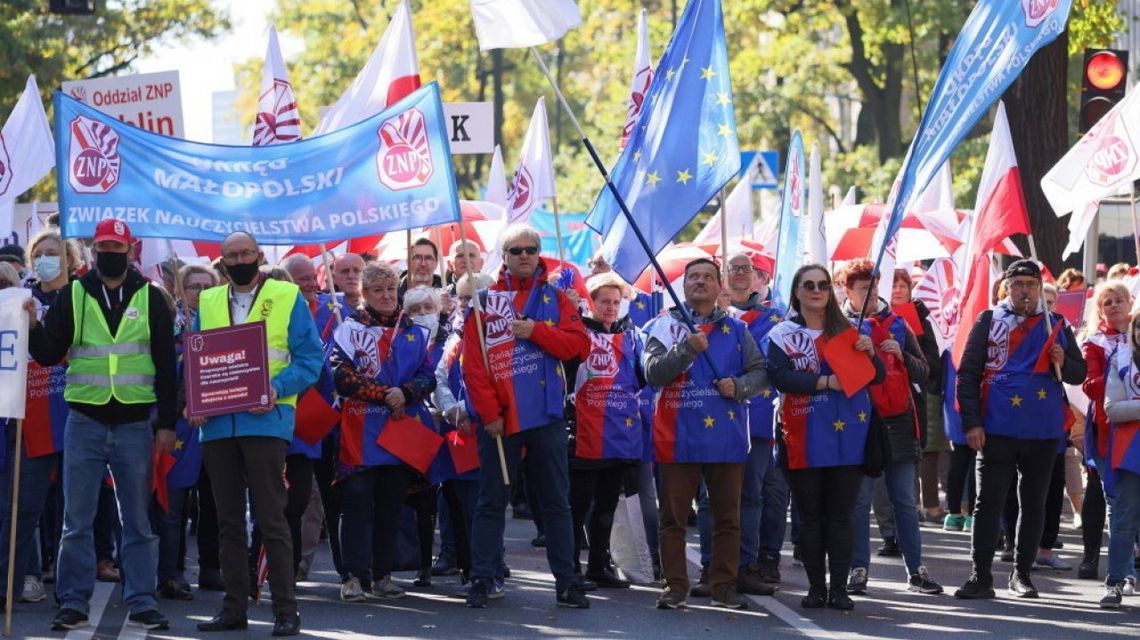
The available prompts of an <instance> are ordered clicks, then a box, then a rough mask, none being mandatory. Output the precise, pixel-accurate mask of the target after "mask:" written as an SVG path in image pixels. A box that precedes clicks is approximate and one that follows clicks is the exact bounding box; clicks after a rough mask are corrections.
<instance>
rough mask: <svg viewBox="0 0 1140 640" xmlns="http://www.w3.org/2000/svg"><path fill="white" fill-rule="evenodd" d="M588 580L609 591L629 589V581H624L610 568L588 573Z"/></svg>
mask: <svg viewBox="0 0 1140 640" xmlns="http://www.w3.org/2000/svg"><path fill="white" fill-rule="evenodd" d="M586 579H587V580H590V581H591V582H594V583H595V584H597V585H598V586H599V587H605V588H607V589H628V588H629V580H625V579H623V578H622V577H621V576H619V575H618V574H617V573H615V572H614V570H613V569H611V568H609V567H606V568H605V569H600V570H598V571H587V572H586Z"/></svg>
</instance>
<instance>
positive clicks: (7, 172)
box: [0, 76, 55, 231]
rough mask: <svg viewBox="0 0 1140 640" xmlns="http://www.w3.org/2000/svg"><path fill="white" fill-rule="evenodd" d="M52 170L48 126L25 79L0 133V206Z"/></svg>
mask: <svg viewBox="0 0 1140 640" xmlns="http://www.w3.org/2000/svg"><path fill="white" fill-rule="evenodd" d="M54 166H55V142H53V140H52V137H51V126H50V125H49V124H48V119H47V114H46V113H45V112H44V103H43V102H41V101H40V90H39V87H37V86H36V77H35V76H28V81H27V83H26V84H25V85H24V93H23V95H21V96H20V99H19V100H18V101H16V106H15V107H14V108H13V109H12V113H11V114H10V115H9V116H8V120H7V121H6V122H4V128H3V129H2V130H0V204H2V203H5V202H11V201H14V200H15V199H16V196H18V195H20V194H21V193H23V192H25V191H27V190H28V189H31V188H32V187H34V186H35V185H36V183H37V182H39V181H40V180H41V179H42V178H43V177H44V176H45V175H47V173H48V172H49V171H51V169H52V167H54ZM8 225H9V226H10V225H11V217H10V216H9V219H8ZM9 231H11V229H9Z"/></svg>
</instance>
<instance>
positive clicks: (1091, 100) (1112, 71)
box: [1078, 49, 1128, 135]
mask: <svg viewBox="0 0 1140 640" xmlns="http://www.w3.org/2000/svg"><path fill="white" fill-rule="evenodd" d="M1127 88H1128V52H1127V51H1124V50H1121V49H1086V50H1085V66H1084V73H1083V75H1082V76H1081V111H1080V117H1079V122H1078V129H1079V133H1080V134H1081V135H1084V134H1085V133H1086V132H1087V131H1088V130H1089V129H1092V128H1093V125H1095V124H1096V123H1097V121H1099V120H1100V119H1101V117H1103V116H1104V114H1106V113H1108V112H1109V111H1110V110H1111V109H1112V108H1113V107H1114V106H1116V103H1117V102H1120V100H1121V99H1123V98H1124V92H1125V90H1126V89H1127Z"/></svg>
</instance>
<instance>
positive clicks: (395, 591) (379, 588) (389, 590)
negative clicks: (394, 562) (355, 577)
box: [372, 575, 407, 600]
mask: <svg viewBox="0 0 1140 640" xmlns="http://www.w3.org/2000/svg"><path fill="white" fill-rule="evenodd" d="M372 595H374V596H376V597H377V598H381V599H383V600H396V599H398V598H403V597H404V596H405V595H407V594H406V593H405V592H404V590H403V589H402V588H401V587H400V585H398V584H396V583H395V582H394V581H393V580H392V576H391V575H387V576H384V577H383V578H381V579H379V580H377V581H376V582H373V583H372Z"/></svg>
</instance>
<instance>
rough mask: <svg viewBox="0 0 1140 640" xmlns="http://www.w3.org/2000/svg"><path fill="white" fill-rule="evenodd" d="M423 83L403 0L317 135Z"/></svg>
mask: <svg viewBox="0 0 1140 640" xmlns="http://www.w3.org/2000/svg"><path fill="white" fill-rule="evenodd" d="M419 87H420V64H419V61H418V60H417V58H416V35H415V32H414V31H413V30H412V12H411V10H410V9H409V8H408V0H401V2H400V3H399V4H398V5H396V11H395V12H394V13H393V14H392V21H391V22H389V23H388V28H387V29H386V30H385V31H384V35H383V36H382V37H381V38H380V43H379V44H377V45H376V49H375V50H374V51H373V52H372V56H371V57H370V58H368V62H367V63H365V65H364V68H363V69H361V70H360V74H359V75H357V76H356V79H355V80H353V81H352V85H351V86H349V88H348V90H347V91H345V92H344V95H342V96H341V97H340V99H339V100H337V101H336V104H334V105H333V106H332V107H330V108H329V110H328V111H327V112H326V113H325V114H324V116H323V117H322V118H321V121H320V123H319V124H318V125H317V128H316V129H315V130H314V131H313V135H321V134H324V133H328V132H330V131H336V130H337V129H343V128H344V127H347V126H349V125H352V124H356V123H357V122H360V121H361V120H364V119H365V118H368V117H371V116H374V115H376V114H377V113H380V112H381V111H383V110H384V108H385V107H387V106H389V105H391V104H393V103H395V102H397V101H399V100H400V98H403V97H404V96H406V95H408V94H409V93H411V92H413V91H415V90H416V89H418V88H419Z"/></svg>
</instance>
